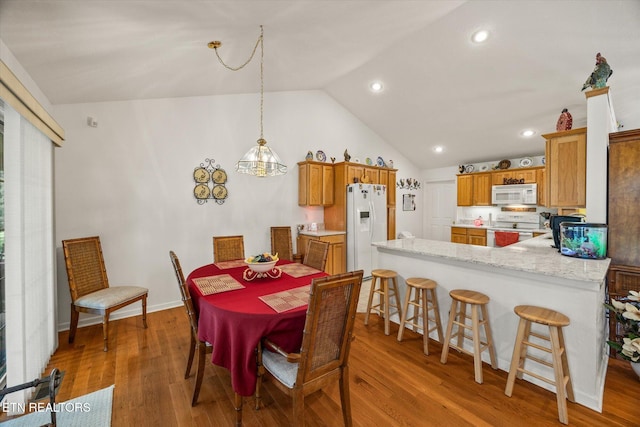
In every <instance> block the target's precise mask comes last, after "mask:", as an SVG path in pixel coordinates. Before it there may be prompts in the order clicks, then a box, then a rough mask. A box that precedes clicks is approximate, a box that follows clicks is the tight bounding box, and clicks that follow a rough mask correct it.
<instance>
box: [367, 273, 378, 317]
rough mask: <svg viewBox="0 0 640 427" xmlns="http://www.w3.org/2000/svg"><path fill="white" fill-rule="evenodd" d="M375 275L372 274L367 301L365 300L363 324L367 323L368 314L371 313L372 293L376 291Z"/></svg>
mask: <svg viewBox="0 0 640 427" xmlns="http://www.w3.org/2000/svg"><path fill="white" fill-rule="evenodd" d="M377 279H378V278H377V277H376V276H373V278H372V279H371V289H369V301H368V302H367V313H366V314H365V315H364V324H365V325H368V324H369V314H370V313H371V304H372V303H373V294H374V293H375V291H376V281H377Z"/></svg>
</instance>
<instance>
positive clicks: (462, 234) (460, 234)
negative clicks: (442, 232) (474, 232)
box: [451, 227, 467, 244]
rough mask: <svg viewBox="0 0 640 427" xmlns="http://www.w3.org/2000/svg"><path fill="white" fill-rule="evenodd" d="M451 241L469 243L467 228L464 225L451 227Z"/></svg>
mask: <svg viewBox="0 0 640 427" xmlns="http://www.w3.org/2000/svg"><path fill="white" fill-rule="evenodd" d="M451 243H462V244H466V243H467V229H466V228H464V227H451Z"/></svg>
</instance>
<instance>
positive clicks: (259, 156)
mask: <svg viewBox="0 0 640 427" xmlns="http://www.w3.org/2000/svg"><path fill="white" fill-rule="evenodd" d="M208 46H209V48H211V49H213V50H215V52H216V56H217V57H218V61H220V63H221V64H222V65H223V66H224V67H225V68H227V69H229V70H231V71H238V70H241V69H242V68H244V67H245V66H246V65H247V64H248V63H249V62H251V60H252V59H253V57H254V55H255V53H256V50H257V49H258V46H260V138H259V139H258V145H257V146H254V147H252V148H251V149H250V150H249V151H247V154H245V155H244V156H242V158H241V159H240V160H238V163H236V171H237V172H239V173H246V174H249V175H255V176H257V177H261V178H264V177H267V176H276V175H284V174H285V173H287V167H286V166H285V165H284V164H283V163H282V161H281V160H280V157H278V155H277V154H276V152H275V151H273V150H271V149H270V148H269V147H267V141H266V140H265V139H264V131H263V129H264V128H263V125H262V116H263V110H264V30H263V28H262V25H260V37H258V41H257V42H256V45H255V47H254V48H253V52H251V56H249V59H247V60H246V61H245V63H244V64H242V65H240V66H239V67H235V68H234V67H230V66H228V65H227V64H225V62H224V61H223V60H222V58H220V55H219V54H218V48H219V47H220V46H222V42H219V41H213V42H209V44H208Z"/></svg>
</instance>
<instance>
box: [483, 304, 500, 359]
mask: <svg viewBox="0 0 640 427" xmlns="http://www.w3.org/2000/svg"><path fill="white" fill-rule="evenodd" d="M480 310H481V311H482V321H483V322H484V333H485V335H486V336H487V346H488V347H489V359H490V360H491V367H492V368H493V369H498V359H497V357H496V349H495V348H494V346H493V335H492V334H491V325H490V324H489V315H488V314H487V306H486V305H482V306H480Z"/></svg>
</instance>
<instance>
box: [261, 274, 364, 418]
mask: <svg viewBox="0 0 640 427" xmlns="http://www.w3.org/2000/svg"><path fill="white" fill-rule="evenodd" d="M362 276H363V271H362V270H358V271H352V272H349V273H343V274H337V275H334V276H327V277H321V278H316V279H313V281H312V282H311V293H310V295H309V306H308V308H307V317H306V320H305V325H304V333H303V338H302V346H301V349H300V353H286V352H285V351H283V350H282V349H281V348H280V347H278V346H277V345H276V344H274V343H272V342H271V341H269V340H268V339H264V340H263V342H262V344H261V346H260V347H259V349H258V350H259V351H258V383H257V386H256V409H258V408H259V407H260V388H261V385H262V377H263V376H267V377H269V378H272V379H274V380H275V381H274V385H275V386H276V387H277V388H279V389H280V390H281V391H283V392H284V393H285V394H287V395H289V396H291V397H292V398H293V419H292V423H291V424H292V425H296V426H297V425H300V426H302V425H304V398H305V396H307V395H309V394H311V393H313V392H315V391H317V390H320V389H321V388H323V387H325V386H327V385H328V384H330V383H331V382H332V381H338V382H339V387H340V401H341V402H342V419H343V421H344V425H345V426H351V425H352V419H351V404H350V396H349V364H348V361H349V350H350V348H351V342H352V341H353V338H354V337H353V323H354V320H355V316H356V308H357V305H358V296H359V295H360V286H361V285H362Z"/></svg>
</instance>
